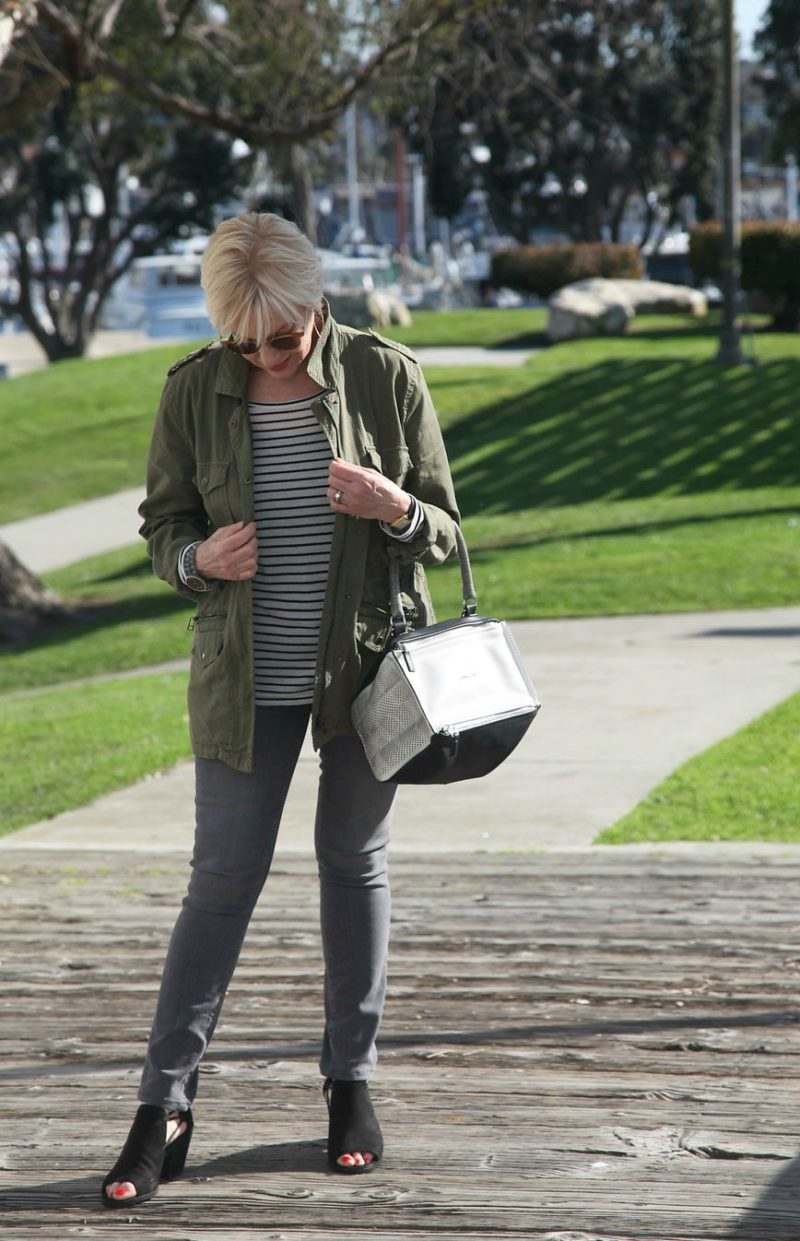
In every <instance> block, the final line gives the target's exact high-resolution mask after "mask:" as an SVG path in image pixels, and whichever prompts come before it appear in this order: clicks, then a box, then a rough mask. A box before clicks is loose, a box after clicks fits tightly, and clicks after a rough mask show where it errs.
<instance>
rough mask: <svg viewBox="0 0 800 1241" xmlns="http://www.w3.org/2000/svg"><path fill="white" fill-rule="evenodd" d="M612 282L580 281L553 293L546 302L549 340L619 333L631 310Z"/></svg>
mask: <svg viewBox="0 0 800 1241" xmlns="http://www.w3.org/2000/svg"><path fill="white" fill-rule="evenodd" d="M590 285H603V286H606V287H603V288H599V289H596V288H589V287H587V286H590ZM613 285H614V281H612V280H579V281H577V283H575V284H568V285H566V286H565V287H564V288H563V289H559V290H558V292H557V293H554V294H553V296H552V297H551V298H550V301H549V303H548V305H549V309H550V313H549V316H548V320H547V336H548V339H549V340H551V341H553V342H554V343H555V342H557V341H561V340H578V339H580V338H581V337H584V336H621V335H622V333H623V332H624V331H625V329H626V327H627V326H628V324H629V322H630V321H631V319H632V318H633V313H634V312H633V307H632V306H631V304H630V302H629V301H627V299H626V298H625V297H623V296H622V295H621V294H620V293H618V292H617V291H616V289H614V288H613Z"/></svg>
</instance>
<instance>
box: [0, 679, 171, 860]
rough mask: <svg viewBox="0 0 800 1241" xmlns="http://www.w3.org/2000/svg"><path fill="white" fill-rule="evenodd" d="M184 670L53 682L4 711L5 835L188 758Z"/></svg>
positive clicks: (0, 719)
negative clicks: (57, 685)
mask: <svg viewBox="0 0 800 1241" xmlns="http://www.w3.org/2000/svg"><path fill="white" fill-rule="evenodd" d="M186 718H187V717H186V677H185V676H183V675H182V674H179V673H173V674H171V675H169V674H165V673H160V674H157V675H155V676H147V677H141V678H134V679H131V680H126V681H109V682H103V683H100V684H94V685H84V686H81V687H80V688H71V689H63V690H58V689H46V690H43V691H42V692H41V693H37V694H31V695H30V696H28V697H25V698H17V699H14V700H6V701H5V702H4V703H3V710H2V713H0V771H2V777H0V779H1V780H2V796H0V807H2V809H0V835H4V834H6V833H8V832H10V831H13V830H14V828H17V827H21V826H23V825H24V824H25V823H34V822H36V821H37V820H39V819H43V818H48V817H50V816H51V815H54V814H58V813H59V812H60V811H62V810H71V809H73V808H75V807H77V806H83V805H85V804H86V803H87V802H89V801H91V800H92V799H93V798H95V797H98V796H99V795H100V794H101V793H106V792H109V791H110V790H111V789H115V788H120V787H121V786H122V785H125V784H129V783H131V782H132V781H133V780H136V779H138V778H139V777H140V776H144V775H147V774H148V773H149V772H152V771H158V770H160V769H161V768H163V767H165V766H168V765H169V764H171V763H173V762H175V761H177V759H179V758H184V757H187V756H188V754H189V737H188V732H187V723H186Z"/></svg>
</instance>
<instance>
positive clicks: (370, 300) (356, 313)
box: [325, 288, 411, 328]
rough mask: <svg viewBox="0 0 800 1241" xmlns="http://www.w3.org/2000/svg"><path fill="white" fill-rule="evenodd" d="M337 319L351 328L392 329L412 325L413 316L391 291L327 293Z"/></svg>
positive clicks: (361, 290)
mask: <svg viewBox="0 0 800 1241" xmlns="http://www.w3.org/2000/svg"><path fill="white" fill-rule="evenodd" d="M325 296H326V297H327V299H328V301H329V302H330V307H331V310H332V312H333V314H334V317H335V318H336V319H338V321H339V322H340V323H346V324H348V325H349V326H350V327H362V328H363V327H377V328H384V327H391V325H392V324H393V323H400V324H403V325H407V324H409V323H411V312H410V311H409V309H408V307H407V306H406V304H405V302H404V301H403V300H402V299H401V298H399V297H398V296H397V294H396V293H390V292H389V291H388V289H335V288H331V289H326V290H325Z"/></svg>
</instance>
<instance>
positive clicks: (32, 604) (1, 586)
mask: <svg viewBox="0 0 800 1241" xmlns="http://www.w3.org/2000/svg"><path fill="white" fill-rule="evenodd" d="M72 613H73V609H72V608H71V607H70V606H69V605H68V604H65V603H63V602H62V601H61V600H60V599H59V597H58V595H57V594H55V592H54V591H52V590H50V588H49V587H48V586H45V584H44V582H41V581H40V580H39V578H38V577H36V576H35V574H33V573H31V572H30V570H28V569H26V568H25V566H24V565H23V564H21V563H20V561H19V560H17V557H16V556H15V555H14V553H13V552H12V551H11V548H10V547H8V546H7V545H6V544H5V543H0V643H3V644H7V643H10V642H23V641H25V640H26V639H28V638H32V637H35V636H36V635H37V634H38V633H40V632H42V631H43V630H44V629H46V628H50V627H52V626H54V625H56V624H58V623H59V622H61V621H64V620H65V619H66V618H67V617H68V616H71V615H72Z"/></svg>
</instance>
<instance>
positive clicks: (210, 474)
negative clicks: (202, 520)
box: [194, 461, 236, 527]
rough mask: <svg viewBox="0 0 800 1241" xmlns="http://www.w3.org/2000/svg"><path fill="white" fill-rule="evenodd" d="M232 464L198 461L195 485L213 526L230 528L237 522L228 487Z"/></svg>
mask: <svg viewBox="0 0 800 1241" xmlns="http://www.w3.org/2000/svg"><path fill="white" fill-rule="evenodd" d="M229 473H230V462H228V461H198V462H197V475H196V477H195V480H194V485H195V487H196V488H197V490H198V491H199V492H200V495H201V496H202V499H203V507H204V508H205V510H206V512H207V513H208V517H209V520H210V521H211V524H212V525H213V526H217V527H219V526H229V525H231V523H232V522H234V521H235V520H236V518H235V517H234V515H233V509H232V508H231V501H230V495H229V487H228V475H229Z"/></svg>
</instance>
